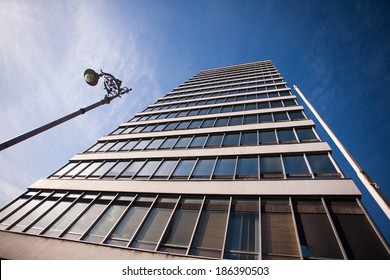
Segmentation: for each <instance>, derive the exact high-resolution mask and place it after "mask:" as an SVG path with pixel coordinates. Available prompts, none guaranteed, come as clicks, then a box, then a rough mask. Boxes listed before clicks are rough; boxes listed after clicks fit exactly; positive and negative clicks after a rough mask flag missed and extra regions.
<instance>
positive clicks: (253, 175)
mask: <svg viewBox="0 0 390 280" xmlns="http://www.w3.org/2000/svg"><path fill="white" fill-rule="evenodd" d="M258 173H259V160H258V158H257V157H239V158H238V163H237V171H236V179H257V178H258Z"/></svg>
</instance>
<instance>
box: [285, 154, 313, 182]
mask: <svg viewBox="0 0 390 280" xmlns="http://www.w3.org/2000/svg"><path fill="white" fill-rule="evenodd" d="M283 164H284V169H285V171H286V176H287V177H310V176H311V175H310V173H309V169H308V168H307V165H306V162H305V159H304V158H303V156H283Z"/></svg>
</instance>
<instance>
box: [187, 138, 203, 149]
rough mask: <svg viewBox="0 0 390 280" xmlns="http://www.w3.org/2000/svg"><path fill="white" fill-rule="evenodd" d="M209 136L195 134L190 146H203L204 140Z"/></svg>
mask: <svg viewBox="0 0 390 280" xmlns="http://www.w3.org/2000/svg"><path fill="white" fill-rule="evenodd" d="M206 138H207V136H195V137H194V139H193V140H192V142H191V144H190V147H191V148H195V147H196V148H200V147H203V145H204V142H205V141H206Z"/></svg>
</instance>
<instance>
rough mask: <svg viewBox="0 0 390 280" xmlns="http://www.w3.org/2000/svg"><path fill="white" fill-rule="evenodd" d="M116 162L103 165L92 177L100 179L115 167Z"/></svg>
mask: <svg viewBox="0 0 390 280" xmlns="http://www.w3.org/2000/svg"><path fill="white" fill-rule="evenodd" d="M115 163H116V162H115V161H107V162H105V163H103V164H102V165H101V166H100V167H99V169H98V170H96V171H95V172H94V173H92V175H91V176H92V177H100V176H102V175H104V174H105V173H106V172H107V171H108V170H109V169H110V168H111V167H113V166H114V164H115Z"/></svg>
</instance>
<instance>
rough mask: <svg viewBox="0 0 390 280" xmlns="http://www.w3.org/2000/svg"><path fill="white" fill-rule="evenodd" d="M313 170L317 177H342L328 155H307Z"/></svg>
mask: <svg viewBox="0 0 390 280" xmlns="http://www.w3.org/2000/svg"><path fill="white" fill-rule="evenodd" d="M307 160H308V162H309V165H310V167H311V170H312V172H313V174H314V176H316V177H329V176H331V177H340V174H339V173H338V172H337V170H336V168H335V166H334V165H333V163H332V162H331V160H330V158H329V156H328V155H307Z"/></svg>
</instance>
